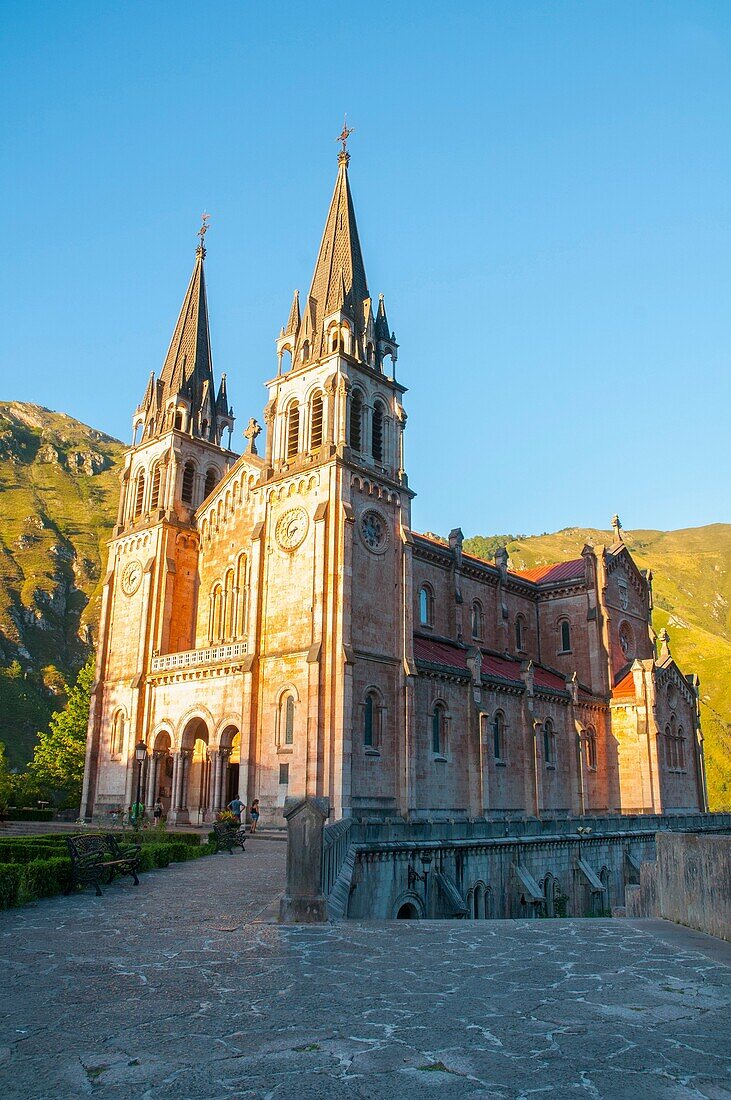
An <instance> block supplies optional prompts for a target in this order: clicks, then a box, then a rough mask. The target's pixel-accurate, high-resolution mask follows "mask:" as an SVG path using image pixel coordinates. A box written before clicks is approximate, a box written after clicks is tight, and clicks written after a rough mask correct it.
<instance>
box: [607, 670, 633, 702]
mask: <svg viewBox="0 0 731 1100" xmlns="http://www.w3.org/2000/svg"><path fill="white" fill-rule="evenodd" d="M634 697H635V678H634V676H633V675H632V670H631V669H630V671H629V672H628V673H627V674H626V676H623V677H622V679H621V680H619V682H618V683H616V684H615V685H614V687H613V688H612V699H634Z"/></svg>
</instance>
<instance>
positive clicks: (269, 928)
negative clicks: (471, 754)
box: [0, 837, 731, 1100]
mask: <svg viewBox="0 0 731 1100" xmlns="http://www.w3.org/2000/svg"><path fill="white" fill-rule="evenodd" d="M284 860H285V845H283V844H281V842H278V841H277V840H274V839H267V838H264V837H261V838H257V843H256V844H252V845H247V850H246V852H245V853H241V852H237V853H235V854H234V855H233V856H229V855H228V854H221V855H218V856H211V857H208V858H206V859H202V860H199V861H196V862H195V863H186V864H176V865H173V866H171V867H170V868H168V869H167V870H165V871H160V872H156V873H151V874H147V875H143V876H141V878H140V886H139V888H137V889H135V888H134V887H133V886H131V885H128V884H127V883H119V884H116V885H114V886H112V887H110V888H107V890H106V891H105V894H104V897H103V898H95V897H93V896H92V894H91V893H88V892H87V893H85V894H78V895H74V896H73V897H69V898H51V899H48V900H46V901H43V902H39V903H38V904H37V905H35V906H29V907H26V908H24V909H18V910H12V911H10V912H5V913H2V914H0V967H1V968H2V969H1V971H0V973H1V974H2V981H1V983H0V984H1V985H2V997H0V1095H2V1097H3V1100H21V1098H22V1100H50V1098H54V1100H56V1098H62V1100H64V1098H66V1097H84V1096H89V1097H94V1098H98V1100H204V1098H205V1100H216V1098H219V1097H220V1098H237V1100H238V1098H240V1100H308V1098H317V1100H330V1098H332V1100H339V1098H340V1097H342V1098H345V1097H349V1098H362V1100H386V1098H389V1100H392V1098H401V1097H407V1096H418V1097H430V1096H433V1097H434V1098H435V1100H452V1098H454V1100H468V1098H469V1100H472V1098H475V1100H476V1098H478V1097H479V1098H490V1097H495V1098H496V1100H522V1098H525V1100H528V1098H530V1097H538V1098H540V1097H542V1096H555V1097H560V1098H563V1097H569V1098H570V1097H572V1096H576V1097H583V1098H586V1097H588V1098H597V1100H623V1098H625V1097H626V1098H628V1100H638V1098H640V1100H655V1098H657V1100H660V1098H662V1100H702V1098H705V1100H731V1073H730V1070H731V1012H730V1010H729V1009H730V1005H731V946H729V945H728V944H724V943H722V941H717V940H712V939H711V938H710V937H708V936H703V935H702V934H700V933H694V932H691V931H689V930H687V929H683V928H679V927H677V926H675V925H669V924H667V923H666V922H661V921H625V920H553V921H551V920H545V921H524V922H521V921H483V922H466V921H455V922H446V921H423V922H409V921H393V922H375V921H374V922H362V923H355V922H346V923H339V924H328V925H321V926H307V927H306V926H298V927H293V926H289V927H285V926H281V925H277V924H274V923H272V922H271V920H270V919H269V917H268V913H271V912H272V911H274V910H275V902H276V899H277V897H278V895H279V894H280V892H281V889H282V883H283V881H284Z"/></svg>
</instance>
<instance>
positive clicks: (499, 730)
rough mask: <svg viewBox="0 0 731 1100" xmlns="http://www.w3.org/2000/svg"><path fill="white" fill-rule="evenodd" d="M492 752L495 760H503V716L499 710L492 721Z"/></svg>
mask: <svg viewBox="0 0 731 1100" xmlns="http://www.w3.org/2000/svg"><path fill="white" fill-rule="evenodd" d="M492 751H493V754H494V756H495V759H496V760H498V761H501V760H504V759H505V715H504V714H503V712H502V711H501V710H498V711H496V712H495V717H494V718H493V720H492Z"/></svg>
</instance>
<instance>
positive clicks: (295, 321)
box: [282, 290, 300, 336]
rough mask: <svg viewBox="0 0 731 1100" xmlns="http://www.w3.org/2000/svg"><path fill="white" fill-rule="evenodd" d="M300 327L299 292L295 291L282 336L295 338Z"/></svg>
mask: <svg viewBox="0 0 731 1100" xmlns="http://www.w3.org/2000/svg"><path fill="white" fill-rule="evenodd" d="M299 327H300V292H299V290H295V292H294V295H293V297H292V305H291V306H290V309H289V317H288V318H287V324H286V326H285V327H284V328H283V329H282V336H296V335H297V333H298V332H299Z"/></svg>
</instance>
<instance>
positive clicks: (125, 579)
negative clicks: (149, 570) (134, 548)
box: [122, 558, 142, 596]
mask: <svg viewBox="0 0 731 1100" xmlns="http://www.w3.org/2000/svg"><path fill="white" fill-rule="evenodd" d="M141 580H142V563H141V562H139V561H137V559H136V558H135V560H134V561H131V562H128V564H127V565H125V567H124V572H123V573H122V591H123V592H124V594H125V595H126V596H131V595H132V593H133V592H136V591H137V589H138V588H139V587H140V581H141Z"/></svg>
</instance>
